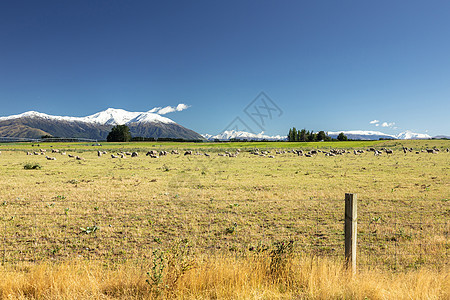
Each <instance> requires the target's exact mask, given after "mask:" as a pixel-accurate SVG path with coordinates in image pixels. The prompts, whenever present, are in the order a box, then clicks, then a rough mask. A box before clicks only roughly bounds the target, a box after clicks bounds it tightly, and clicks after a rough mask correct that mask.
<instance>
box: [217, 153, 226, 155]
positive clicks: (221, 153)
mask: <svg viewBox="0 0 450 300" xmlns="http://www.w3.org/2000/svg"><path fill="white" fill-rule="evenodd" d="M217 155H219V156H225V154H223V153H219V154H217Z"/></svg>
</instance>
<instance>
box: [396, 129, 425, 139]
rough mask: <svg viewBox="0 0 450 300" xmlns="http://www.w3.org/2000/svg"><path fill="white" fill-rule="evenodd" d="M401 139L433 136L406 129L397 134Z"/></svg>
mask: <svg viewBox="0 0 450 300" xmlns="http://www.w3.org/2000/svg"><path fill="white" fill-rule="evenodd" d="M396 137H397V138H398V139H399V140H419V139H431V136H430V135H428V134H425V133H415V132H412V131H410V130H406V131H404V132H401V133H399V134H397V135H396Z"/></svg>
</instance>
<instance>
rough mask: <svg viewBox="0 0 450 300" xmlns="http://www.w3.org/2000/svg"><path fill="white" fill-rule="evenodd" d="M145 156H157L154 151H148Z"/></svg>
mask: <svg viewBox="0 0 450 300" xmlns="http://www.w3.org/2000/svg"><path fill="white" fill-rule="evenodd" d="M145 155H146V156H152V155H154V156H156V155H158V152H157V151H156V150H150V151H148V152H147V154H145Z"/></svg>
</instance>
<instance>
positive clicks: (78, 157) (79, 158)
mask: <svg viewBox="0 0 450 300" xmlns="http://www.w3.org/2000/svg"><path fill="white" fill-rule="evenodd" d="M75 159H76V160H84V158H82V157H80V156H78V155H77V156H75Z"/></svg>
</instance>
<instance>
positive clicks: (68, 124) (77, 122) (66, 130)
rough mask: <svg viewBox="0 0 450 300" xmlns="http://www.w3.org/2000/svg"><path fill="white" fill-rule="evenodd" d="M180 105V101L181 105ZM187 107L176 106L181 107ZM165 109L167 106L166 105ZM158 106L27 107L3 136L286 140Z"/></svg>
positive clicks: (3, 127) (408, 135)
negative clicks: (180, 116)
mask: <svg viewBox="0 0 450 300" xmlns="http://www.w3.org/2000/svg"><path fill="white" fill-rule="evenodd" d="M179 106H180V105H179ZM182 109H184V107H177V108H173V109H172V110H177V111H181V110H182ZM163 110H164V109H163ZM155 111H156V110H155V109H152V110H150V111H147V112H130V111H126V110H123V109H115V108H108V109H106V110H104V111H101V112H98V113H95V114H93V115H89V116H86V117H68V116H52V115H48V114H44V113H40V112H36V111H28V112H25V113H22V114H19V115H12V116H6V117H0V137H7V138H29V139H37V138H40V137H42V136H54V137H62V138H86V139H95V140H106V137H107V136H108V133H109V132H110V130H111V128H112V127H113V126H115V125H123V124H125V125H127V126H128V127H129V128H130V132H131V135H132V136H133V137H145V138H156V139H159V138H172V139H183V140H209V141H214V140H220V141H228V140H231V139H236V140H286V138H287V137H286V136H281V135H276V136H269V135H266V134H264V132H260V133H250V132H245V131H235V130H227V131H224V132H222V133H220V134H217V135H210V134H204V135H200V134H198V133H196V132H195V131H193V130H190V129H187V128H185V127H183V126H181V125H179V124H177V123H176V122H174V121H173V120H171V119H169V118H166V117H163V116H161V115H160V114H158V113H155ZM341 132H343V133H344V134H345V135H346V136H347V138H349V139H352V140H379V139H430V138H432V137H431V136H429V135H428V134H423V133H414V132H411V131H409V130H407V131H404V132H402V133H399V134H397V135H392V134H386V133H383V132H380V131H364V130H350V131H345V130H344V131H335V132H332V131H329V132H328V133H327V134H328V135H329V136H331V137H332V138H336V137H337V136H338V135H339V133H341Z"/></svg>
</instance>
